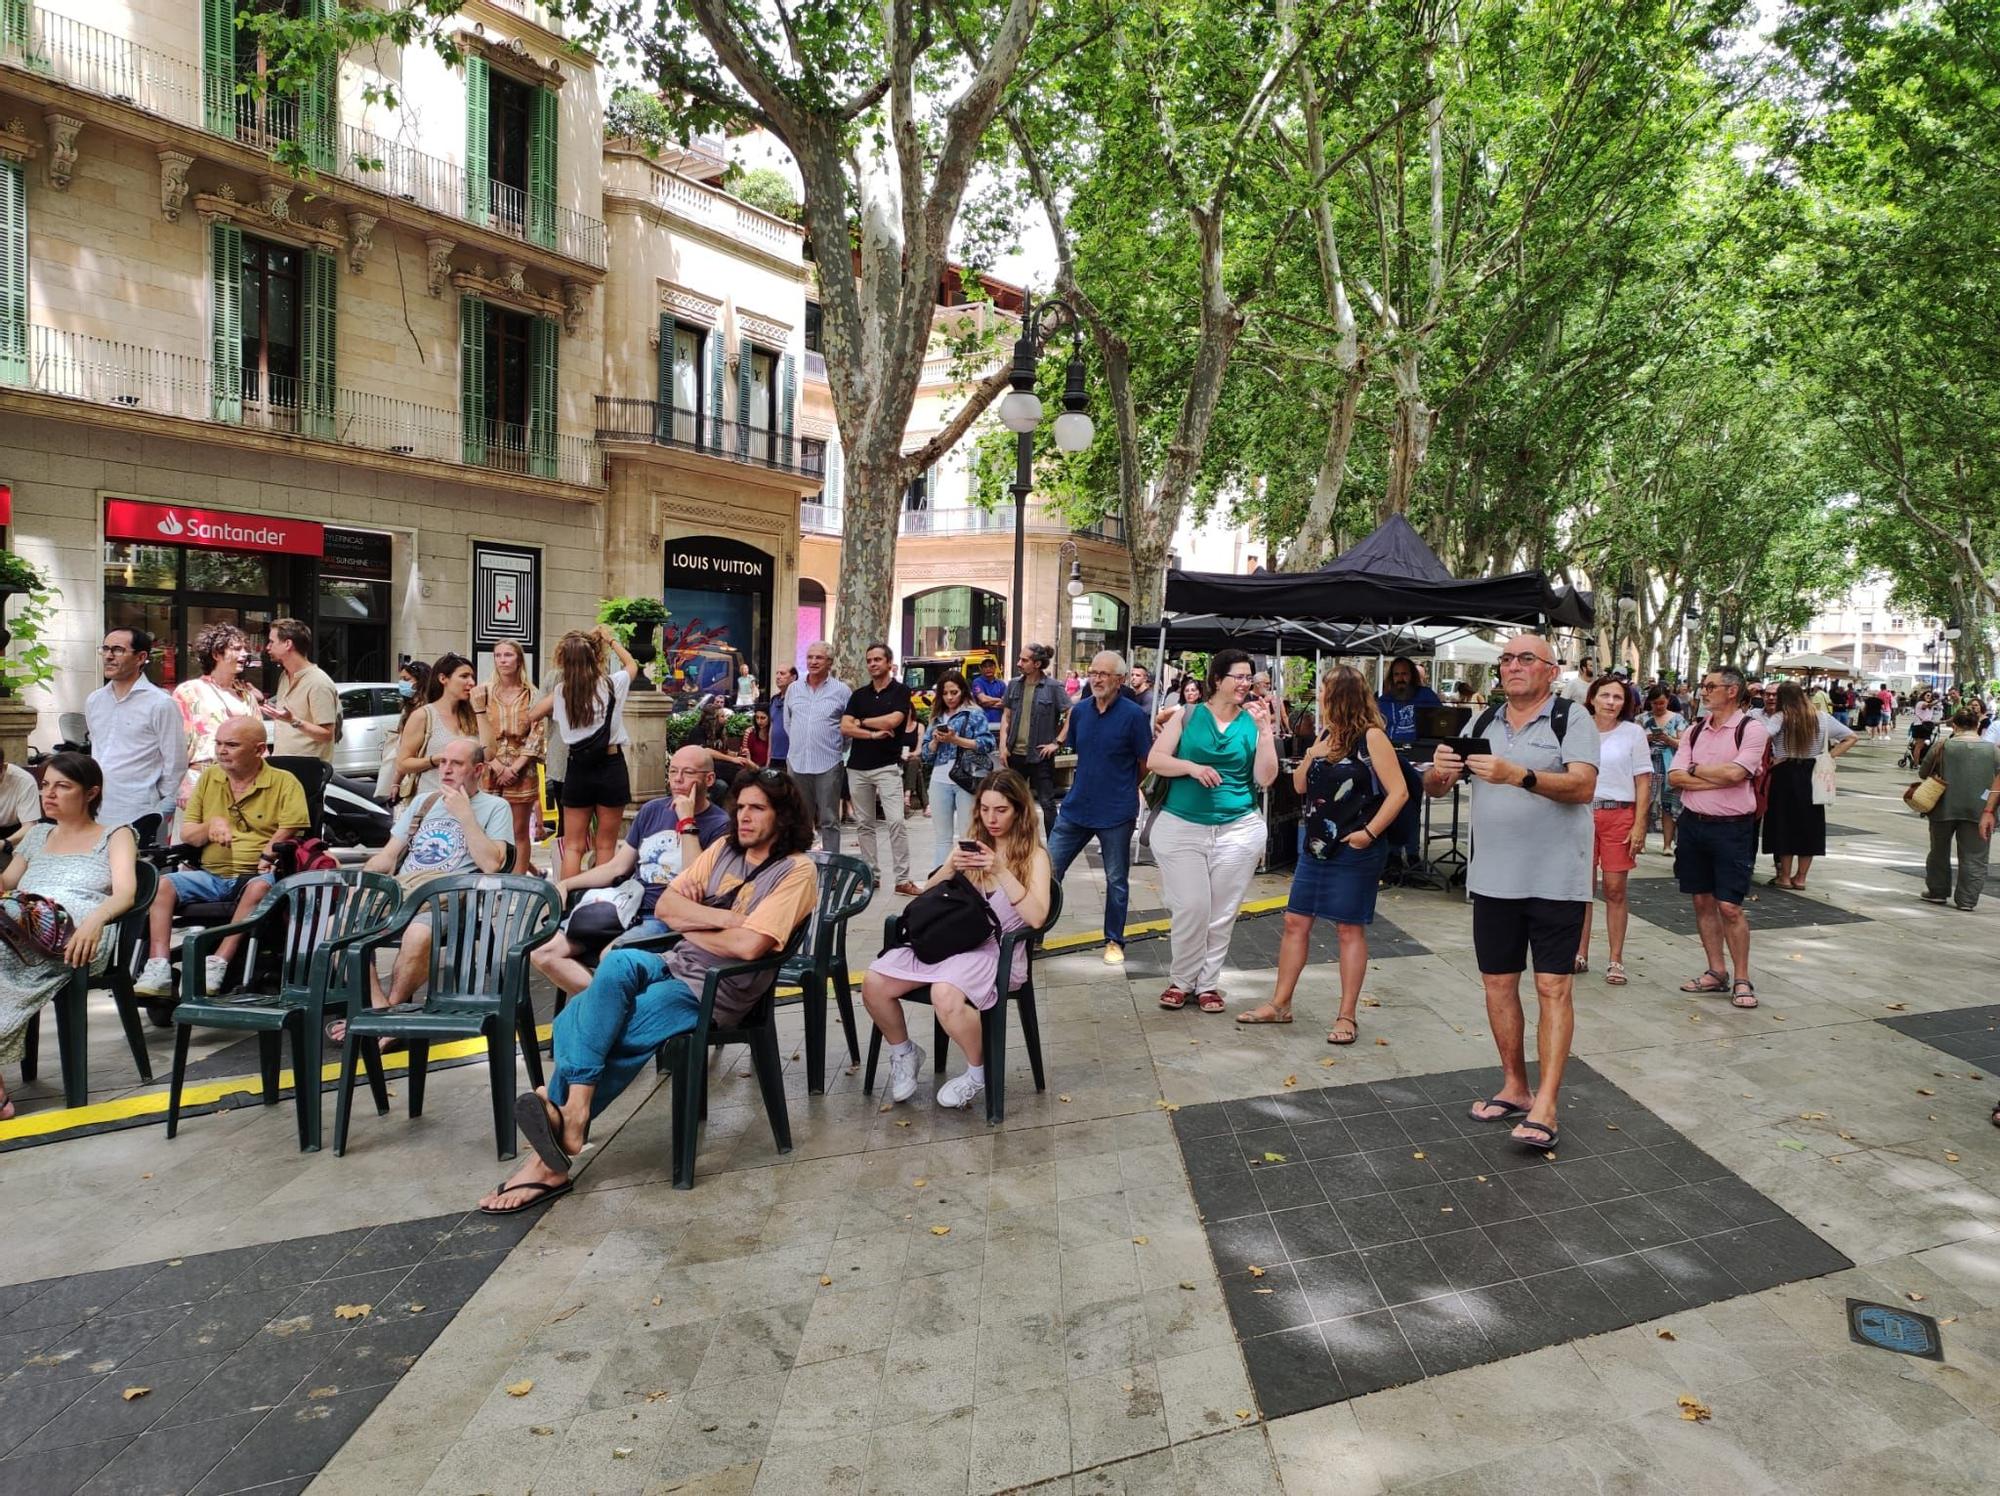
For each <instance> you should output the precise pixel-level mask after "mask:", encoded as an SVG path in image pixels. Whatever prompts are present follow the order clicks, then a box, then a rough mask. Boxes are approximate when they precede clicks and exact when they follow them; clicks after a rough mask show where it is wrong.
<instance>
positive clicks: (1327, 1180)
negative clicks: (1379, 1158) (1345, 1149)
mask: <svg viewBox="0 0 2000 1496" xmlns="http://www.w3.org/2000/svg"><path fill="white" fill-rule="evenodd" d="M1312 1171H1313V1177H1314V1178H1315V1179H1317V1180H1318V1181H1319V1187H1320V1189H1321V1191H1322V1192H1324V1193H1325V1195H1326V1197H1327V1199H1329V1200H1335V1201H1338V1200H1345V1199H1347V1198H1349V1197H1350V1196H1354V1195H1373V1194H1379V1193H1380V1192H1381V1190H1382V1187H1383V1186H1382V1181H1381V1180H1380V1179H1378V1178H1376V1177H1375V1171H1374V1170H1373V1169H1371V1168H1370V1167H1369V1166H1368V1159H1367V1157H1366V1156H1365V1155H1363V1154H1360V1153H1346V1154H1342V1155H1341V1156H1340V1157H1338V1158H1321V1159H1315V1160H1314V1161H1313V1165H1312Z"/></svg>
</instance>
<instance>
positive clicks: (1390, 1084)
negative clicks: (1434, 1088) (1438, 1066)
mask: <svg viewBox="0 0 2000 1496" xmlns="http://www.w3.org/2000/svg"><path fill="white" fill-rule="evenodd" d="M1368 1089H1369V1091H1370V1092H1371V1093H1373V1095H1374V1097H1375V1100H1376V1103H1377V1104H1378V1105H1380V1106H1382V1107H1385V1108H1388V1109H1391V1110H1393V1109H1394V1108H1396V1107H1399V1106H1424V1105H1426V1104H1427V1103H1428V1102H1429V1101H1430V1097H1429V1096H1427V1095H1426V1094H1425V1093H1424V1083H1423V1080H1422V1079H1421V1077H1417V1076H1397V1077H1395V1078H1394V1079H1392V1080H1378V1081H1374V1082H1371V1083H1370V1084H1369V1087H1368Z"/></svg>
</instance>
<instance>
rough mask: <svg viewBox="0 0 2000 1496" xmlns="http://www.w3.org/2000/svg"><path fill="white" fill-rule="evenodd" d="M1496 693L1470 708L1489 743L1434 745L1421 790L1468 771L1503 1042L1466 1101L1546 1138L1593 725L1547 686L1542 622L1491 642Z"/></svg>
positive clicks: (1480, 916) (1563, 1027)
mask: <svg viewBox="0 0 2000 1496" xmlns="http://www.w3.org/2000/svg"><path fill="white" fill-rule="evenodd" d="M1501 649H1502V653H1501V655H1500V662H1499V663H1500V688H1501V690H1502V691H1503V692H1504V693H1505V694H1506V697H1507V700H1506V704H1505V705H1504V706H1502V707H1499V708H1497V709H1491V710H1489V711H1488V712H1486V713H1483V714H1482V715H1481V716H1480V717H1479V718H1478V719H1476V721H1475V723H1474V727H1473V731H1472V732H1471V733H1469V734H1468V736H1472V737H1481V736H1483V737H1484V738H1485V739H1486V742H1487V746H1488V748H1489V750H1490V751H1489V752H1486V753H1475V754H1473V755H1472V756H1471V757H1470V758H1463V759H1462V758H1460V757H1459V756H1458V754H1456V753H1454V752H1453V751H1452V750H1451V748H1450V747H1449V746H1446V747H1443V748H1440V749H1438V751H1437V757H1436V759H1435V761H1434V762H1433V763H1432V764H1431V767H1430V771H1429V772H1428V773H1426V774H1425V775H1424V789H1425V791H1426V793H1428V794H1430V795H1433V796H1437V795H1444V794H1449V793H1450V791H1451V787H1452V785H1454V784H1455V783H1457V782H1458V779H1459V776H1460V775H1461V774H1464V775H1469V776H1470V778H1471V781H1472V789H1471V797H1472V864H1471V867H1470V868H1469V870H1468V871H1467V874H1466V879H1465V885H1466V889H1467V891H1468V892H1469V893H1470V894H1471V895H1472V948H1473V954H1474V955H1475V956H1476V957H1477V958H1478V961H1479V975H1480V980H1481V981H1482V982H1483V983H1484V985H1485V988H1486V1020H1487V1023H1488V1025H1489V1027H1491V1028H1492V1030H1493V1043H1494V1045H1495V1047H1496V1048H1498V1049H1499V1051H1500V1089H1499V1090H1497V1091H1495V1092H1494V1093H1493V1095H1492V1097H1491V1098H1490V1099H1488V1100H1485V1101H1480V1102H1476V1103H1474V1105H1473V1107H1472V1113H1471V1114H1472V1116H1473V1118H1474V1119H1475V1120H1476V1121H1480V1122H1504V1121H1507V1120H1510V1119H1513V1118H1518V1119H1519V1121H1518V1123H1517V1124H1516V1126H1515V1127H1514V1130H1513V1137H1514V1139H1515V1141H1516V1142H1519V1143H1521V1144H1522V1145H1524V1146H1526V1147H1530V1148H1550V1149H1552V1148H1554V1147H1555V1146H1556V1139H1557V1134H1556V1098H1557V1093H1558V1092H1559V1091H1560V1090H1561V1088H1562V1073H1563V1065H1564V1064H1565V1063H1566V1062H1567V1061H1568V1059H1569V1044H1570V1035H1571V1032H1572V1031H1573V1030H1574V1028H1575V1026H1576V1017H1575V1013H1574V1012H1573V1010H1572V1008H1571V1006H1570V988H1571V986H1572V985H1573V984H1574V982H1575V980H1576V977H1575V969H1576V967H1575V963H1576V948H1577V945H1578V943H1579V940H1580V937H1581V936H1582V934H1583V915H1584V911H1585V910H1586V909H1587V908H1589V907H1590V865H1591V851H1592V845H1593V839H1594V836H1595V828H1594V825H1593V822H1592V818H1591V813H1590V802H1591V798H1592V796H1593V795H1595V793H1596V791H1597V759H1598V739H1597V728H1596V726H1595V725H1594V724H1593V723H1592V722H1591V720H1590V714H1589V713H1588V712H1586V711H1584V710H1583V708H1582V707H1581V705H1579V704H1577V703H1575V702H1570V701H1566V700H1563V699H1562V698H1561V697H1559V696H1557V695H1556V694H1555V693H1554V691H1553V687H1554V685H1555V680H1556V675H1557V673H1558V669H1559V667H1558V666H1557V664H1556V656H1555V650H1554V649H1553V648H1552V647H1551V646H1550V644H1549V641H1548V640H1546V639H1544V638H1542V637H1541V636H1540V635H1539V634H1517V635H1516V636H1515V637H1514V638H1512V639H1509V640H1508V641H1507V642H1506V644H1504V645H1503V646H1501ZM1531 955H1532V957H1533V960H1534V964H1535V996H1536V998H1537V1000H1538V1002H1539V1009H1540V1011H1539V1015H1538V1017H1537V1019H1536V1026H1535V1051H1536V1057H1537V1059H1538V1060H1539V1061H1540V1063H1541V1076H1540V1081H1541V1084H1540V1085H1539V1086H1538V1087H1537V1088H1535V1089H1533V1090H1530V1089H1529V1086H1528V1061H1527V1054H1526V1046H1525V1037H1526V1031H1527V1020H1526V1017H1525V1015H1524V1014H1523V1013H1522V1011H1521V971H1522V968H1523V967H1525V966H1526V965H1527V964H1528V961H1529V958H1530V956H1531Z"/></svg>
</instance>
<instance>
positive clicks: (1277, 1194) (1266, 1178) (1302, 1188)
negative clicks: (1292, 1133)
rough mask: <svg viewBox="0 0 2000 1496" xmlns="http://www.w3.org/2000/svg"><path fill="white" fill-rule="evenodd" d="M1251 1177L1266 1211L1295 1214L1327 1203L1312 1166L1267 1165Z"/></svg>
mask: <svg viewBox="0 0 2000 1496" xmlns="http://www.w3.org/2000/svg"><path fill="white" fill-rule="evenodd" d="M1250 1173H1251V1177H1252V1178H1253V1179H1254V1180H1255V1181H1256V1184H1257V1193H1258V1195H1259V1196H1260V1197H1261V1198H1262V1199H1263V1201H1264V1208H1265V1209H1266V1210H1270V1211H1279V1210H1295V1209H1298V1208H1299V1207H1301V1206H1305V1205H1322V1204H1324V1203H1325V1202H1326V1192H1325V1191H1324V1190H1322V1189H1321V1188H1320V1183H1319V1180H1318V1178H1317V1177H1316V1176H1315V1175H1314V1174H1313V1171H1312V1166H1311V1165H1310V1164H1304V1163H1295V1164H1266V1165H1264V1166H1263V1167H1262V1168H1258V1169H1252V1170H1251V1171H1250Z"/></svg>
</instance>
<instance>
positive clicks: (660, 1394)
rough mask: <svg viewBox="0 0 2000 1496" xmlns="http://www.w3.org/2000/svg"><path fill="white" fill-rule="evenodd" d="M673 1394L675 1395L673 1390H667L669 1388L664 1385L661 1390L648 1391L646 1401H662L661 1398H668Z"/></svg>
mask: <svg viewBox="0 0 2000 1496" xmlns="http://www.w3.org/2000/svg"><path fill="white" fill-rule="evenodd" d="M672 1396H673V1393H671V1392H669V1391H667V1389H666V1388H664V1387H662V1388H661V1389H660V1390H659V1391H657V1392H648V1393H647V1394H646V1401H647V1402H649V1403H656V1402H659V1401H660V1400H661V1399H662V1398H667V1397H672Z"/></svg>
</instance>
